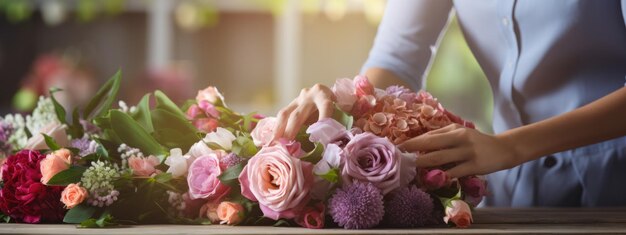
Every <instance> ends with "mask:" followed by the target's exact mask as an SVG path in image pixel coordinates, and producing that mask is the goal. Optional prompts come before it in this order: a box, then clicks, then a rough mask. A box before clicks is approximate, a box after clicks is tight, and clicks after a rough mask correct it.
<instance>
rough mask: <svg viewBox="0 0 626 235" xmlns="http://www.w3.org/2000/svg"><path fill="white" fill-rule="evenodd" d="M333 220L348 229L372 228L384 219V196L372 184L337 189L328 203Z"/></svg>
mask: <svg viewBox="0 0 626 235" xmlns="http://www.w3.org/2000/svg"><path fill="white" fill-rule="evenodd" d="M328 208H329V212H330V215H331V216H332V217H333V220H334V221H335V222H337V223H338V224H339V226H343V227H344V228H347V229H365V228H372V227H374V226H376V225H378V223H380V221H381V220H382V219H383V215H384V214H385V209H384V207H383V194H382V193H381V191H380V189H378V188H377V187H376V186H374V185H373V184H372V183H362V182H358V181H357V182H354V183H353V184H350V185H347V186H344V187H343V189H337V191H335V194H334V195H333V196H332V197H331V198H330V200H329V202H328Z"/></svg>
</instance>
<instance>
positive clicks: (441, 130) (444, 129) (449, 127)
mask: <svg viewBox="0 0 626 235" xmlns="http://www.w3.org/2000/svg"><path fill="white" fill-rule="evenodd" d="M458 128H463V127H461V126H460V125H458V124H456V123H453V124H450V125H447V126H444V127H442V128H439V129H436V130H432V131H429V132H426V134H441V133H446V132H450V131H453V130H456V129H458Z"/></svg>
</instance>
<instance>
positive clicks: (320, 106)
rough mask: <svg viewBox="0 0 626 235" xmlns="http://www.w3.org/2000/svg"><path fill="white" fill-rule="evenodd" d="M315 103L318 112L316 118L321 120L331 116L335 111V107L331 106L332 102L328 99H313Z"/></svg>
mask: <svg viewBox="0 0 626 235" xmlns="http://www.w3.org/2000/svg"><path fill="white" fill-rule="evenodd" d="M315 105H316V106H317V110H318V112H319V118H318V120H322V119H324V118H330V117H332V116H333V113H334V112H335V107H334V106H333V102H332V101H331V100H328V99H317V100H316V101H315Z"/></svg>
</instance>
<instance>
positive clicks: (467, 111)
mask: <svg viewBox="0 0 626 235" xmlns="http://www.w3.org/2000/svg"><path fill="white" fill-rule="evenodd" d="M426 90H428V91H429V92H430V93H432V94H433V95H434V96H435V97H438V99H439V101H440V102H441V103H442V104H443V105H444V107H446V108H447V109H450V110H451V111H452V112H454V113H456V114H458V115H460V116H461V117H463V118H465V119H467V120H470V121H473V122H474V124H476V127H477V128H478V129H480V130H481V131H483V132H487V133H492V132H493V129H492V127H491V123H492V113H493V94H492V92H491V88H490V85H489V83H488V81H487V78H486V77H485V74H484V73H483V71H482V69H481V68H480V66H479V65H478V62H476V59H475V58H474V55H473V54H472V52H471V51H470V49H469V47H468V46H467V43H466V42H465V38H464V37H463V33H462V32H461V29H460V27H459V24H458V22H457V19H456V17H455V18H454V19H453V20H452V21H451V22H450V24H449V25H448V29H447V31H446V33H445V35H444V37H443V39H442V41H441V43H440V46H439V48H438V49H437V56H436V57H435V61H434V63H433V65H432V67H431V70H430V73H429V74H428V77H427V80H426Z"/></svg>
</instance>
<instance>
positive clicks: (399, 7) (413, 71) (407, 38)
mask: <svg viewBox="0 0 626 235" xmlns="http://www.w3.org/2000/svg"><path fill="white" fill-rule="evenodd" d="M624 1H626V0H624ZM451 9H452V1H451V0H389V1H387V7H386V9H385V14H384V16H383V19H382V21H381V23H380V26H379V27H378V33H377V34H376V39H375V40H374V46H373V47H372V49H371V51H370V53H369V57H368V59H367V61H366V62H365V64H364V65H363V68H362V69H361V73H362V74H364V73H365V71H366V70H367V69H368V68H372V67H377V68H384V69H388V70H390V71H392V72H394V73H395V74H396V75H397V76H399V77H400V78H401V79H402V80H404V81H405V82H407V83H408V84H410V85H411V87H412V88H413V89H415V90H419V89H421V88H422V80H423V75H424V73H425V72H426V69H427V67H428V64H429V62H430V59H431V57H432V50H431V47H432V46H435V44H436V43H437V39H438V38H439V35H440V34H441V32H442V31H443V28H444V27H445V26H446V23H447V22H448V18H449V15H450V10H451Z"/></svg>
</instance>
